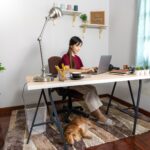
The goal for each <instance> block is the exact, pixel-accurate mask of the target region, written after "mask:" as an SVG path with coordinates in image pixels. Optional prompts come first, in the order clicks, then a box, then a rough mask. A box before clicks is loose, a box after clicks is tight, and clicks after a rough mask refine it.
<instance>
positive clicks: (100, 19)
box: [90, 11, 105, 25]
mask: <svg viewBox="0 0 150 150" xmlns="http://www.w3.org/2000/svg"><path fill="white" fill-rule="evenodd" d="M90 23H91V24H101V25H104V24H105V12H104V11H91V12H90Z"/></svg>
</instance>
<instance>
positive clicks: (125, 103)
mask: <svg viewBox="0 0 150 150" xmlns="http://www.w3.org/2000/svg"><path fill="white" fill-rule="evenodd" d="M108 97H110V95H109V94H108ZM112 99H113V100H114V101H116V102H118V103H120V104H122V105H124V106H127V107H131V106H132V104H130V103H128V102H126V101H125V100H122V99H120V98H118V97H115V96H113V97H112ZM139 112H140V113H142V114H144V115H146V116H148V117H150V112H149V111H147V110H144V109H142V108H139Z"/></svg>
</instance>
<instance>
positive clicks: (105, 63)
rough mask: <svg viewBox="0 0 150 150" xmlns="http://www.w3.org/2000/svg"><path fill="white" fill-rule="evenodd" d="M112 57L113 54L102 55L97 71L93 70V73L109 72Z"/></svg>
mask: <svg viewBox="0 0 150 150" xmlns="http://www.w3.org/2000/svg"><path fill="white" fill-rule="evenodd" d="M111 58H112V56H111V55H102V56H101V57H100V61H99V66H98V69H97V72H92V73H91V74H101V73H105V72H107V71H108V70H109V65H110V61H111Z"/></svg>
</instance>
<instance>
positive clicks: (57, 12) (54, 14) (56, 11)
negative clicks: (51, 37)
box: [34, 7, 63, 82]
mask: <svg viewBox="0 0 150 150" xmlns="http://www.w3.org/2000/svg"><path fill="white" fill-rule="evenodd" d="M62 15H63V14H62V11H61V9H60V8H59V7H52V8H51V10H50V11H49V15H48V16H47V17H45V23H44V26H43V28H42V31H41V34H40V35H39V37H38V39H37V40H38V42H39V46H40V54H41V62H42V74H41V75H40V76H35V77H34V81H36V82H47V81H50V77H49V76H47V75H46V72H45V70H46V69H45V65H44V61H43V52H42V37H43V33H44V31H45V28H46V25H47V23H48V21H49V20H51V19H56V18H58V17H61V16H62Z"/></svg>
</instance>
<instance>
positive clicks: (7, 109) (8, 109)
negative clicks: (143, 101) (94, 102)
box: [0, 94, 150, 117]
mask: <svg viewBox="0 0 150 150" xmlns="http://www.w3.org/2000/svg"><path fill="white" fill-rule="evenodd" d="M99 96H100V98H104V97H110V94H102V95H99ZM112 98H113V100H115V101H116V102H118V103H120V104H123V105H124V106H127V107H130V106H132V105H131V104H130V103H128V102H126V101H125V100H122V99H119V98H117V97H115V96H113V97H112ZM67 101H68V100H65V101H62V100H57V101H55V104H56V105H57V104H62V103H67ZM73 101H80V100H79V99H73ZM49 104H50V103H49ZM23 108H24V105H20V106H13V107H5V108H0V117H2V116H10V114H11V112H12V111H13V110H18V109H23ZM139 112H141V113H143V114H144V115H146V116H148V117H150V112H148V111H146V110H144V109H142V108H139Z"/></svg>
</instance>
